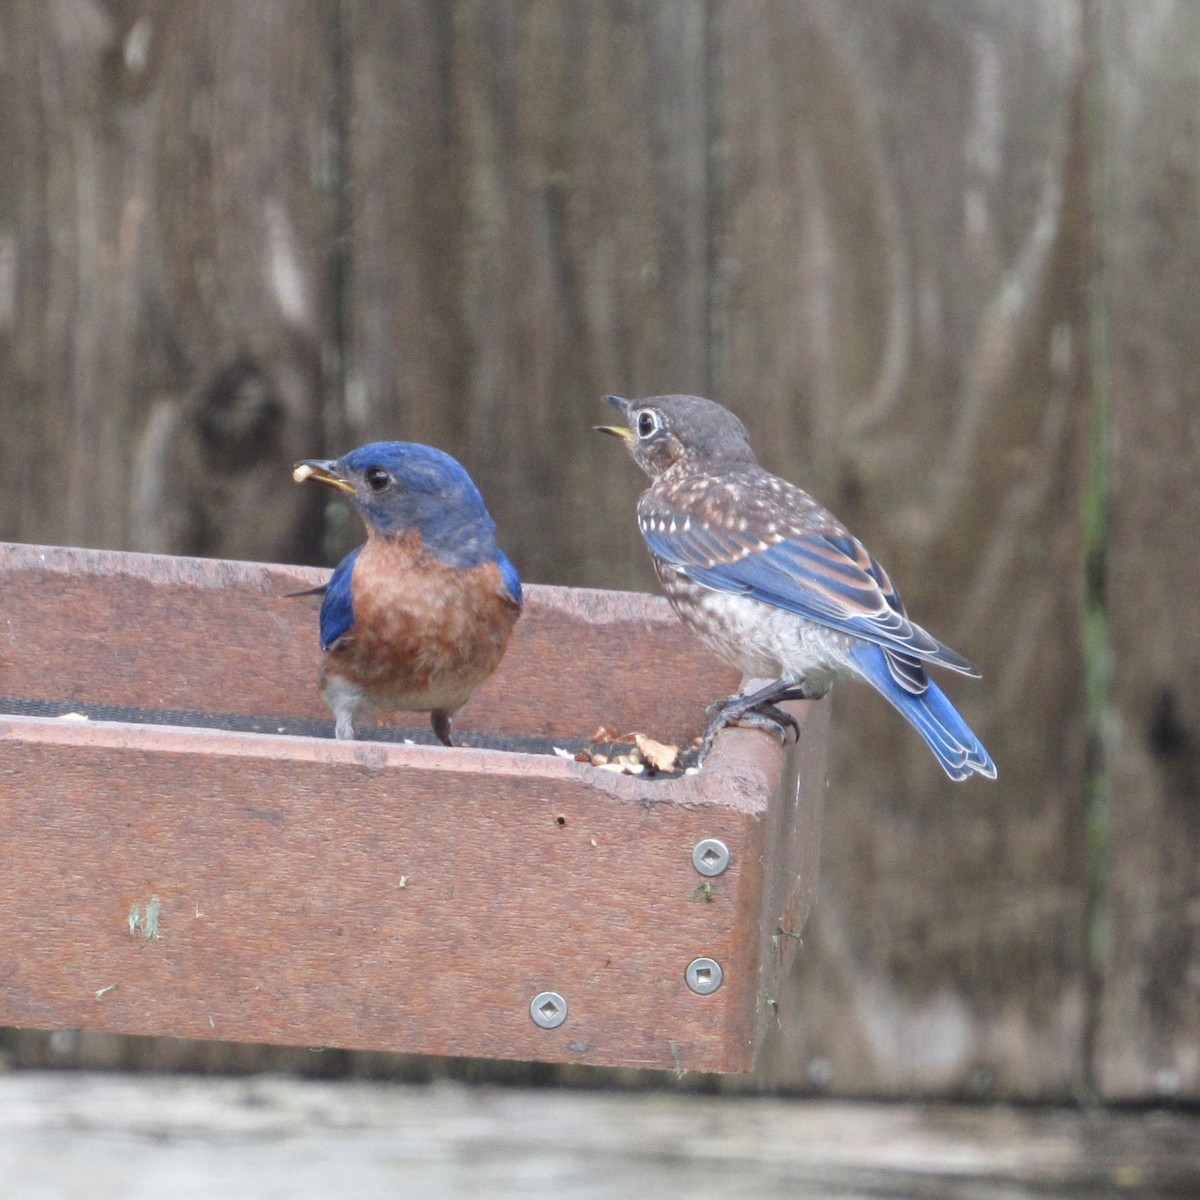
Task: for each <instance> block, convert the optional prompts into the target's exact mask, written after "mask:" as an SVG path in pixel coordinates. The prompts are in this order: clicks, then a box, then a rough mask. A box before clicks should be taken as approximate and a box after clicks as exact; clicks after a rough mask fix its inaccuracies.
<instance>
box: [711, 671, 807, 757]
mask: <svg viewBox="0 0 1200 1200" xmlns="http://www.w3.org/2000/svg"><path fill="white" fill-rule="evenodd" d="M805 699H807V696H806V694H805V691H804V688H803V687H801V686H799V685H797V684H786V685H785V684H782V683H776V684H771V685H770V686H769V687H765V688H763V689H762V690H761V691H758V692H753V693H752V694H751V695H749V696H730V697H729V698H728V699H725V700H716V701H714V702H713V703H712V704H710V705H709V706H708V708H707V710H706V714H707V716H708V724H707V725H706V726H705V728H704V736H703V738H701V740H700V755H699V758H698V760H697V761H698V763H699V764H700V765H703V764H704V760H705V759H706V758H707V757H708V752H709V751H710V750H711V749H712V744H713V742H714V741H715V740H716V737H717V734H718V733H720V732H721V730H722V729H725V728H727V727H728V726H730V725H740V726H742V727H744V728H748V729H761V730H763V731H764V732H765V733H773V734H775V736H776V737H778V738H779V744H780V745H781V746H782V745H786V744H787V737H788V732H789V731H790V732H791V733H792V734H794V735H795V737H796V740H797V741H799V739H800V726H799V725H798V724H797V722H796V718H795V717H793V716H792V715H791V713H787V712H784V711H783V709H782V708H779V707H778V706H779V705H780V704H783V703H785V702H786V701H788V700H805Z"/></svg>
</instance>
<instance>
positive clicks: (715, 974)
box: [684, 958, 725, 996]
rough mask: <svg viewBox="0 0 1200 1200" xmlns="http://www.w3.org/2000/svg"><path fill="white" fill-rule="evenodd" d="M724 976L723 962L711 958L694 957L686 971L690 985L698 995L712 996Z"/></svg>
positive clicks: (686, 977) (685, 975)
mask: <svg viewBox="0 0 1200 1200" xmlns="http://www.w3.org/2000/svg"><path fill="white" fill-rule="evenodd" d="M724 978H725V973H724V972H723V971H722V970H721V964H720V963H719V962H717V961H716V960H715V959H711V958H693V959H692V961H691V962H690V963H688V967H687V971H686V972H685V973H684V979H686V980H687V985H688V987H690V988H691V989H692V991H693V992H695V993H696V994H697V995H698V996H711V995H712V993H713V992H715V991H716V990H717V988H719V987H720V986H721V980H722V979H724Z"/></svg>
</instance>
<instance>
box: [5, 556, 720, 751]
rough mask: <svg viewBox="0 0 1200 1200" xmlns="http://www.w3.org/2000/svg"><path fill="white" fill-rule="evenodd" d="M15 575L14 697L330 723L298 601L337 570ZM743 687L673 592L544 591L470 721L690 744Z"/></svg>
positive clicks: (305, 608)
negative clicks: (302, 591) (701, 638)
mask: <svg viewBox="0 0 1200 1200" xmlns="http://www.w3.org/2000/svg"><path fill="white" fill-rule="evenodd" d="M0 578H2V579H3V580H4V586H5V596H6V598H7V603H8V616H7V617H6V618H5V620H4V623H3V626H2V627H0V633H2V634H3V636H4V638H5V643H4V644H5V655H4V661H3V664H2V665H0V696H8V697H10V698H11V697H26V698H32V699H44V700H64V701H68V702H72V703H83V702H84V701H87V702H90V703H93V704H106V705H128V706H132V707H136V708H157V709H174V710H182V711H184V712H196V713H206V712H210V713H226V714H258V715H266V716H272V717H279V718H281V719H286V718H288V717H293V718H302V719H308V720H312V719H320V720H325V719H327V718H328V715H329V713H328V709H327V708H326V706H325V703H324V701H323V700H322V699H321V697H320V694H319V693H318V691H317V687H316V665H317V659H318V658H319V651H318V650H317V648H316V639H317V634H316V629H317V608H318V604H319V601H318V600H317V599H316V598H312V597H310V598H307V599H305V598H288V596H287V593H288V592H293V591H296V590H297V589H299V588H306V587H311V586H312V585H313V584H315V583H317V582H321V581H323V580H324V579H325V578H327V572H324V571H315V570H309V569H306V568H303V567H285V566H271V565H260V564H255V563H231V562H221V561H217V560H214V559H190V558H179V557H168V556H158V555H141V554H113V553H109V552H105V551H89V550H76V549H68V548H62V547H53V546H21V545H11V544H3V543H0ZM248 655H249V656H252V658H250V659H247V656H248ZM239 663H241V664H243V665H242V666H240V667H239V666H237V665H236V664H239ZM252 663H259V664H265V665H266V666H265V668H264V669H262V670H256V669H253V668H252V666H251V664H252ZM615 664H620V665H621V670H619V671H618V670H614V669H612V668H613V666H614V665H615ZM737 685H738V677H737V674H736V672H734V671H732V670H731V669H730V668H728V667H724V666H722V665H721V664H720V663H718V662H716V661H714V660H713V658H712V657H711V655H708V654H707V653H705V651H704V650H703V649H702V647H701V646H700V645H699V643H697V642H696V640H695V639H694V638H692V637H691V636H690V635H689V634H688V633H687V632H686V631H685V630H683V628H682V627H681V626H680V624H679V622H678V621H677V620H676V619H675V616H674V614H673V613H672V612H671V610H670V608H669V606H668V605H667V603H666V601H665V600H662V599H660V598H658V597H652V596H644V595H640V594H637V593H632V592H625V593H613V592H600V591H595V590H589V589H582V588H573V589H567V588H553V587H540V586H538V585H536V584H535V585H532V586H530V587H529V588H528V590H527V597H526V607H525V612H524V615H523V616H522V618H521V620H520V621H519V622H518V623H517V626H516V631H515V632H514V635H513V639H512V642H511V644H510V647H509V651H508V653H507V654H506V656H505V658H504V661H503V663H502V664H501V666H500V669H499V670H498V671H497V672H496V674H495V676H493V678H492V679H491V680H490V681H489V682H488V683H487V684H486V685H485V686H484V687H483V688H481V689H480V690H479V692H478V693H477V694H476V696H475V697H473V698H472V700H471V702H470V703H469V704H468V705H467V707H466V708H465V709H464V710H463V712H462V716H461V718H460V722H459V723H460V725H461V728H462V730H463V732H464V733H467V734H469V731H470V730H472V729H475V730H487V731H489V732H492V733H500V734H529V735H534V736H539V737H547V738H553V737H572V738H576V739H586V738H588V737H590V736H591V734H592V733H593V732H594V731H595V730H596V728H597V727H598V726H599V725H605V724H606V725H608V726H609V727H610V728H615V729H617V730H618V731H619V732H621V733H627V732H629V731H632V730H640V731H642V732H647V733H650V734H652V736H654V737H657V738H658V739H659V740H664V741H683V740H690V739H691V738H692V737H693V736H694V735H695V734H696V733H697V732H698V731H699V730H700V729H701V728H702V722H703V718H704V705H705V703H706V702H707V699H708V698H709V697H710V696H721V695H728V694H730V693H731V692H733V691H735V690H736V689H737ZM408 719H409V721H410V722H411V721H412V720H413V719H414V718H412V717H409V718H408ZM416 720H417V722H418V724H420V725H422V726H423V725H424V723H425V722H424V720H423V719H421V718H416Z"/></svg>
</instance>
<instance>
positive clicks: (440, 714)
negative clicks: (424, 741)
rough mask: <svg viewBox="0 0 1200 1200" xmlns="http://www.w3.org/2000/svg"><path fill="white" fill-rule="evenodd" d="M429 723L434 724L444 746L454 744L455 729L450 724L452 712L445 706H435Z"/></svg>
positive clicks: (434, 730)
mask: <svg viewBox="0 0 1200 1200" xmlns="http://www.w3.org/2000/svg"><path fill="white" fill-rule="evenodd" d="M429 723H430V724H431V725H432V726H433V732H434V733H435V734H437V738H438V741H439V742H441V743H442V745H443V746H453V745H454V731H453V729H452V728H451V726H450V713H449V712H448V711H447V710H446V709H444V708H435V709H434V710H433V712H431V713H430V714H429Z"/></svg>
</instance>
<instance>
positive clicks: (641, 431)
mask: <svg viewBox="0 0 1200 1200" xmlns="http://www.w3.org/2000/svg"><path fill="white" fill-rule="evenodd" d="M658 430H659V420H658V414H657V413H656V412H653V411H652V410H651V409H648V408H643V409H642V411H641V412H640V413H638V415H637V431H638V437H640V438H643V439H645V438H648V437H653V436H654V435H655V434H656V433H657V432H658Z"/></svg>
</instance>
